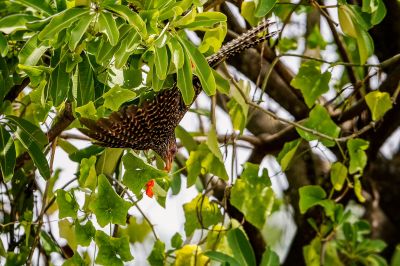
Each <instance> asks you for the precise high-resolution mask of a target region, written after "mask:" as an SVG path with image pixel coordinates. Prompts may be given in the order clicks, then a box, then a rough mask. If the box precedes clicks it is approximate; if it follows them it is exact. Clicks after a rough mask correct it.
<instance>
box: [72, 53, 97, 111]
mask: <svg viewBox="0 0 400 266" xmlns="http://www.w3.org/2000/svg"><path fill="white" fill-rule="evenodd" d="M82 59H83V60H82V62H80V63H79V64H78V67H77V69H76V71H77V73H78V84H77V88H76V103H77V106H82V105H85V104H88V103H90V102H91V101H93V100H94V98H95V96H94V82H93V70H92V67H91V65H90V62H89V58H88V57H87V56H82ZM92 104H93V102H92ZM91 107H93V108H94V104H93V105H91ZM92 111H93V109H92ZM94 111H96V110H95V108H94ZM91 114H93V112H92V113H91ZM94 115H95V114H94Z"/></svg>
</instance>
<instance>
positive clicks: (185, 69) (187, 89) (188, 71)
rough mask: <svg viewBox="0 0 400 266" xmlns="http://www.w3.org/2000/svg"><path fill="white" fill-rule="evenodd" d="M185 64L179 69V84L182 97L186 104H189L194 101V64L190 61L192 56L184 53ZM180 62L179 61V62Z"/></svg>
mask: <svg viewBox="0 0 400 266" xmlns="http://www.w3.org/2000/svg"><path fill="white" fill-rule="evenodd" d="M183 56H184V57H183V61H184V64H183V66H182V67H181V68H179V69H178V71H177V79H178V82H177V85H178V88H179V90H180V91H181V94H182V98H183V100H184V102H185V104H187V105H189V104H191V103H192V102H193V97H194V89H193V82H192V66H191V63H190V58H189V56H187V55H183ZM177 63H179V62H177Z"/></svg>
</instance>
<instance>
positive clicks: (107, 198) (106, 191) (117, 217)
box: [89, 174, 132, 242]
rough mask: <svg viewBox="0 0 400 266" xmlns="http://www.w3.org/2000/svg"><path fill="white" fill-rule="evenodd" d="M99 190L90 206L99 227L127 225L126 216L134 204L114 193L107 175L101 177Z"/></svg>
mask: <svg viewBox="0 0 400 266" xmlns="http://www.w3.org/2000/svg"><path fill="white" fill-rule="evenodd" d="M97 188H98V191H97V194H96V197H95V199H94V200H93V201H92V202H91V203H90V205H89V206H90V209H91V210H92V211H93V213H94V214H95V215H96V219H97V222H98V223H99V225H100V226H101V227H104V226H106V225H107V224H109V223H113V224H120V225H125V224H126V215H127V214H128V210H129V208H130V207H131V206H132V204H131V203H129V202H128V201H125V200H123V199H122V198H121V197H120V196H119V195H118V194H117V193H116V192H115V191H114V189H113V187H112V186H111V184H110V183H109V182H108V180H107V178H106V177H105V175H102V174H101V175H99V178H98V186H97ZM96 242H97V241H96Z"/></svg>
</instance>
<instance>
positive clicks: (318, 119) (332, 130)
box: [296, 104, 340, 147]
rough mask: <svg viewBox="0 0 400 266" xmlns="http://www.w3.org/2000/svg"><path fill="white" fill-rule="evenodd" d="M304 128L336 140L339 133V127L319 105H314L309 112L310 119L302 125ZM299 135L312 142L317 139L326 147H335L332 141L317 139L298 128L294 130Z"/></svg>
mask: <svg viewBox="0 0 400 266" xmlns="http://www.w3.org/2000/svg"><path fill="white" fill-rule="evenodd" d="M303 126H305V127H306V128H309V129H312V130H315V131H316V132H318V133H322V134H325V135H327V136H330V137H332V138H337V137H338V136H339V133H340V127H338V126H337V125H336V124H335V123H334V122H333V121H332V119H331V117H330V116H329V114H328V112H327V111H326V109H325V108H324V107H322V106H321V105H318V104H317V105H316V106H315V107H314V108H313V109H312V110H311V112H310V117H309V118H308V119H307V120H306V121H305V122H304V123H303ZM296 130H297V132H298V133H299V135H300V136H301V137H302V138H303V139H305V140H307V141H312V140H315V139H318V140H320V141H321V142H322V144H324V145H325V146H327V147H331V146H334V145H335V142H334V141H333V140H328V139H326V138H322V137H317V136H315V135H313V134H312V133H309V132H305V131H303V130H301V129H299V128H296Z"/></svg>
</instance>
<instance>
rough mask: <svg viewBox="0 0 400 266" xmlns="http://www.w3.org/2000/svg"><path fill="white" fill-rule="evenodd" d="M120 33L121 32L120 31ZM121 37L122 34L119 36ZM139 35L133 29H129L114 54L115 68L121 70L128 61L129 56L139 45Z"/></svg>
mask: <svg viewBox="0 0 400 266" xmlns="http://www.w3.org/2000/svg"><path fill="white" fill-rule="evenodd" d="M121 32H122V31H121ZM121 35H122V34H121ZM140 41H141V37H140V34H139V33H138V32H137V31H136V30H135V29H134V28H132V29H130V30H129V32H128V33H127V34H126V36H125V37H124V38H123V40H122V41H121V44H120V46H119V48H118V50H117V51H116V52H115V55H114V56H115V67H116V68H122V67H123V66H124V65H125V64H126V62H127V61H128V59H129V56H130V55H131V54H132V53H133V52H134V51H135V49H136V48H137V47H138V46H139V45H140Z"/></svg>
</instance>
